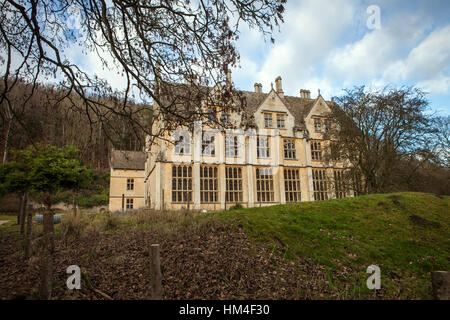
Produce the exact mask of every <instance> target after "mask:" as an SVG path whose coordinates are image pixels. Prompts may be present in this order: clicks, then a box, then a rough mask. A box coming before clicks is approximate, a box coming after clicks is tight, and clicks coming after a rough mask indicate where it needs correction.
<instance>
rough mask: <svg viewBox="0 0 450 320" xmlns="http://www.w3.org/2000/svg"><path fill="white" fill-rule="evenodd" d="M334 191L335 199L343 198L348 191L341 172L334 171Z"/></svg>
mask: <svg viewBox="0 0 450 320" xmlns="http://www.w3.org/2000/svg"><path fill="white" fill-rule="evenodd" d="M334 191H335V193H336V198H345V197H346V196H347V193H348V191H347V186H346V184H345V179H344V171H343V170H334Z"/></svg>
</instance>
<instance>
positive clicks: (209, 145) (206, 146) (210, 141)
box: [202, 133, 216, 157]
mask: <svg viewBox="0 0 450 320" xmlns="http://www.w3.org/2000/svg"><path fill="white" fill-rule="evenodd" d="M214 140H215V136H214V135H213V134H209V133H203V134H202V155H203V156H210V157H215V156H216V145H215V141H214Z"/></svg>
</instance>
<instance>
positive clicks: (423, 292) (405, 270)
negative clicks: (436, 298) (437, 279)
mask: <svg viewBox="0 0 450 320" xmlns="http://www.w3.org/2000/svg"><path fill="white" fill-rule="evenodd" d="M449 200H450V197H443V198H442V199H441V198H439V197H437V196H435V195H431V194H424V193H410V192H408V193H397V194H374V195H367V196H360V197H356V198H347V199H337V200H330V201H324V202H306V203H295V204H286V205H278V206H271V207H262V208H250V209H239V210H233V211H226V212H222V213H211V214H209V215H208V216H210V217H212V216H217V215H218V216H220V217H221V218H222V219H224V220H226V221H229V222H235V223H239V224H240V225H242V226H243V228H244V230H245V231H246V232H247V233H249V234H250V235H251V236H252V238H253V239H255V240H256V241H262V242H266V243H269V244H273V245H274V247H275V248H277V249H276V250H277V251H278V252H279V253H281V254H283V255H284V256H285V257H286V258H287V259H295V258H296V257H301V258H303V259H306V260H308V261H311V262H313V263H317V264H321V265H323V266H325V267H326V268H327V271H328V274H329V275H330V280H332V286H333V287H334V289H335V290H336V291H338V292H342V297H343V298H365V297H367V296H368V295H371V294H373V292H371V291H370V290H368V289H367V286H366V280H367V277H368V276H369V275H368V274H367V273H366V269H367V267H368V266H369V265H371V264H375V265H378V266H379V267H380V269H381V283H382V291H383V296H384V297H386V298H408V299H410V298H421V299H427V298H431V287H430V272H431V271H433V270H446V271H449V270H450V262H449V259H450V234H449V212H450V210H449V209H450V208H449V207H450V201H449ZM411 215H417V216H419V217H421V218H425V219H426V220H428V223H425V224H419V223H414V222H413V221H412V220H411V219H410V216H411ZM340 272H341V273H342V274H340Z"/></svg>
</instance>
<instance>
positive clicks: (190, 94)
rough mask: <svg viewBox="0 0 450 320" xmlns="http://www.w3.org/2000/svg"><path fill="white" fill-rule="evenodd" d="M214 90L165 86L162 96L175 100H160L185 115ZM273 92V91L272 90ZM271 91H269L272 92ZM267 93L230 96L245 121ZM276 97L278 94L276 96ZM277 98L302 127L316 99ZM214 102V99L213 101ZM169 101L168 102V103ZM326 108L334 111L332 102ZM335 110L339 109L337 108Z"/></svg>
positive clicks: (202, 87)
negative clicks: (328, 107) (174, 97)
mask: <svg viewBox="0 0 450 320" xmlns="http://www.w3.org/2000/svg"><path fill="white" fill-rule="evenodd" d="M213 90H214V88H211V87H206V86H191V85H187V84H165V92H164V95H165V96H166V95H167V96H171V94H173V95H174V96H176V99H172V100H171V99H170V98H165V99H162V100H163V101H164V103H167V104H170V103H173V106H175V108H176V109H178V111H179V110H183V112H185V113H186V114H188V113H190V112H193V111H194V110H195V106H194V105H197V106H198V105H199V104H200V101H202V100H203V101H204V100H205V98H206V99H207V100H208V101H210V102H212V100H211V97H209V94H210V93H211V92H212V91H213ZM272 90H273V89H272ZM272 90H271V91H272ZM274 93H275V94H277V93H276V92H275V91H274ZM269 94H270V92H269V93H257V92H254V91H243V90H236V91H234V93H233V94H232V95H233V97H231V98H232V100H233V101H234V103H235V104H236V105H241V102H242V109H241V110H242V111H243V117H244V118H246V119H250V118H251V117H252V116H253V115H254V113H255V112H256V110H257V109H258V108H259V106H260V105H261V104H262V103H263V102H264V100H265V99H266V98H267V97H268V96H269ZM277 95H278V94H277ZM278 97H279V98H280V99H281V101H282V102H283V103H284V104H285V105H286V107H287V109H288V110H289V112H290V113H291V114H292V115H293V116H294V118H295V125H296V126H300V127H304V120H305V118H306V117H307V116H308V114H309V113H310V111H311V109H312V108H313V106H314V104H315V103H316V101H317V98H316V99H310V98H300V97H294V96H284V97H283V96H280V95H278ZM213 100H214V99H213ZM169 101H170V102H169ZM325 102H326V103H327V105H328V106H330V108H331V109H332V110H333V111H336V110H335V109H336V107H337V106H335V103H334V102H332V101H325ZM337 109H339V108H338V107H337Z"/></svg>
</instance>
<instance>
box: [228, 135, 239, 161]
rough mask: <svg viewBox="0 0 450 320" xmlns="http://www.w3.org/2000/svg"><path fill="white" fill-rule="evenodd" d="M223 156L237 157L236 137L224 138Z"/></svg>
mask: <svg viewBox="0 0 450 320" xmlns="http://www.w3.org/2000/svg"><path fill="white" fill-rule="evenodd" d="M225 156H226V157H239V145H238V137H237V136H226V137H225Z"/></svg>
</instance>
